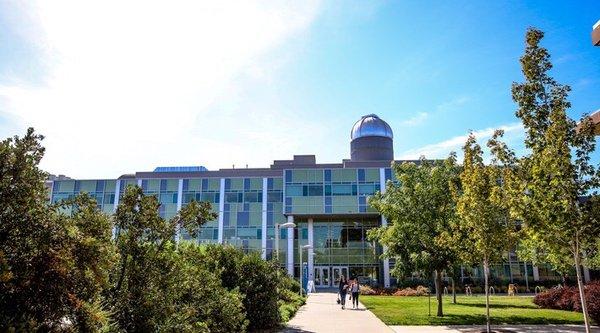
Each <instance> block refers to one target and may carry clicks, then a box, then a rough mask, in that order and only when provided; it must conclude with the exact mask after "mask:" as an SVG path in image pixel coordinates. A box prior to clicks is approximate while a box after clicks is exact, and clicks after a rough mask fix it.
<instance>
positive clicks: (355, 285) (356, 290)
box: [350, 279, 360, 309]
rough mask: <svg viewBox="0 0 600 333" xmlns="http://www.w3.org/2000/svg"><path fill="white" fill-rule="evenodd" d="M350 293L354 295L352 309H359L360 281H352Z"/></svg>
mask: <svg viewBox="0 0 600 333" xmlns="http://www.w3.org/2000/svg"><path fill="white" fill-rule="evenodd" d="M350 292H351V293H352V308H353V309H358V295H359V294H360V284H359V283H358V279H354V281H352V285H351V286H350Z"/></svg>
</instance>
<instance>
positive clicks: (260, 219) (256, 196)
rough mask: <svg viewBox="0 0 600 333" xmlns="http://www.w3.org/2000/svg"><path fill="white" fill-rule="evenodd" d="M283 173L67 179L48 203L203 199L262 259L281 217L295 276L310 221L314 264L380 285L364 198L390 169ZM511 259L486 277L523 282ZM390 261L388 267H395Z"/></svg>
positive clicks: (55, 184) (212, 232) (228, 236)
mask: <svg viewBox="0 0 600 333" xmlns="http://www.w3.org/2000/svg"><path fill="white" fill-rule="evenodd" d="M381 172H383V173H382V174H381ZM281 174H282V176H281V177H226V178H221V177H204V178H167V175H166V176H165V178H140V179H119V180H115V179H98V180H70V179H69V180H54V181H51V182H50V181H49V182H47V186H48V188H49V191H50V195H49V197H50V200H51V202H52V203H56V202H58V201H60V200H62V199H68V198H72V197H74V196H75V195H77V194H79V193H83V192H87V193H89V194H90V195H92V196H93V197H94V198H95V199H96V201H97V203H98V207H99V208H100V209H101V210H102V211H103V212H105V213H107V214H112V213H113V212H114V211H115V209H116V205H117V204H118V201H119V200H120V198H122V196H123V194H124V192H125V189H126V187H127V186H128V185H139V186H141V187H142V189H143V191H144V193H146V194H150V195H155V196H156V197H157V198H158V200H159V202H160V203H161V206H160V211H159V214H160V216H161V217H163V218H166V219H170V218H172V217H174V216H175V215H176V214H177V210H178V207H183V206H185V205H186V204H188V203H189V202H190V201H191V200H197V201H207V202H209V203H211V205H212V209H213V211H214V212H215V213H217V214H219V216H220V219H221V220H222V243H226V244H232V245H235V246H237V247H240V248H242V249H244V250H245V251H258V252H261V253H262V254H263V257H264V258H266V259H271V258H274V257H275V254H276V252H275V247H276V246H275V239H276V237H275V230H276V229H275V225H276V224H282V223H285V222H286V221H287V219H286V215H293V216H295V217H296V221H295V222H296V224H297V225H298V227H297V228H294V229H293V230H292V231H293V232H294V236H293V242H292V243H291V245H292V246H293V247H292V249H294V257H293V259H294V270H295V272H296V275H297V274H299V270H300V265H299V252H298V250H297V249H298V246H302V245H306V244H308V233H309V231H308V225H307V217H308V216H311V215H314V216H316V217H315V218H314V219H313V230H312V232H313V235H314V236H313V244H314V263H313V264H314V266H337V265H339V266H348V268H349V270H350V273H351V274H362V275H363V276H366V277H369V278H370V279H372V280H374V281H378V282H379V283H381V282H382V277H381V275H382V274H383V273H382V269H383V268H382V262H381V261H380V260H379V259H378V255H379V254H380V251H381V250H380V249H379V248H378V246H376V245H375V244H374V243H373V242H369V241H368V240H367V239H366V232H367V230H368V229H370V228H373V227H376V226H378V225H379V224H380V223H381V222H380V221H379V218H377V217H376V216H377V215H376V213H377V212H376V211H375V210H374V209H373V208H372V207H370V206H369V205H368V203H367V199H368V196H369V195H372V194H373V193H375V192H377V191H379V190H380V189H381V179H380V177H381V178H385V180H393V176H392V172H391V170H390V168H385V169H384V170H383V171H381V170H380V168H337V169H336V168H330V169H328V168H312V169H288V170H282V171H281ZM382 175H383V176H382ZM221 188H222V189H223V191H222V192H221ZM221 201H222V202H221ZM221 208H222V210H221ZM284 212H285V214H284ZM346 214H347V217H344V215H346ZM327 216H329V217H327ZM360 216H363V217H364V218H361V217H360ZM220 219H219V218H217V219H216V220H214V221H209V222H208V223H207V224H206V225H204V226H203V227H202V230H201V232H200V235H199V237H198V238H197V239H196V241H198V242H201V243H217V242H219V224H220ZM279 233H280V235H279V239H280V241H279V261H280V263H281V264H282V265H285V264H286V262H287V258H288V257H287V252H288V249H289V246H290V243H288V234H287V233H288V229H281V230H279ZM179 239H183V240H191V237H190V236H189V235H188V234H187V233H186V232H185V231H184V230H181V231H180V235H179ZM263 244H264V245H263ZM306 254H307V253H306V252H305V253H304V255H306ZM510 258H511V260H510V262H509V261H508V260H507V262H506V263H502V264H497V265H494V266H493V267H492V269H491V273H492V276H494V277H497V278H499V279H504V280H506V279H510V278H512V279H514V280H522V279H524V278H525V264H524V263H523V262H522V261H519V259H518V258H517V257H516V256H515V255H514V253H513V254H512V255H511V257H510ZM303 259H304V261H306V258H303ZM507 259H508V257H507ZM390 262H391V266H392V268H393V265H394V261H393V260H391V261H390ZM533 270H534V268H533V266H531V265H528V267H527V273H528V274H527V278H528V280H529V281H531V282H532V283H534V282H533V281H534V275H535V274H534V273H533ZM535 270H536V275H537V276H539V279H540V280H559V279H560V276H558V274H556V273H554V272H552V270H550V269H548V268H547V267H537V268H535ZM480 275H481V270H480V269H477V268H475V269H471V268H469V269H465V270H464V277H465V278H470V279H472V280H477V279H479V278H480Z"/></svg>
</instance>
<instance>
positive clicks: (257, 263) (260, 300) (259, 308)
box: [238, 254, 281, 329]
mask: <svg viewBox="0 0 600 333" xmlns="http://www.w3.org/2000/svg"><path fill="white" fill-rule="evenodd" d="M277 270H278V268H277V267H275V266H274V263H272V262H268V261H264V260H262V259H261V258H260V256H258V254H249V255H246V256H244V257H243V258H242V262H241V263H240V266H239V273H238V274H239V278H240V280H239V282H240V283H239V288H240V292H242V293H243V294H244V295H246V297H245V298H244V307H245V308H246V317H247V318H248V320H249V321H250V324H249V326H248V327H249V329H257V328H271V327H275V326H277V325H279V323H280V322H281V318H280V317H279V305H278V300H279V295H278V292H277V285H278V279H277Z"/></svg>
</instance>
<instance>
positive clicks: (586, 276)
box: [583, 266, 591, 283]
mask: <svg viewBox="0 0 600 333" xmlns="http://www.w3.org/2000/svg"><path fill="white" fill-rule="evenodd" d="M583 281H584V282H586V283H587V282H590V281H591V279H590V269H589V268H587V267H585V266H583Z"/></svg>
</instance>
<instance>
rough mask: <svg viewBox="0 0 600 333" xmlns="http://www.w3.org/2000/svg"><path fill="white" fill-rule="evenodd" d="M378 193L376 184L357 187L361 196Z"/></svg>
mask: <svg viewBox="0 0 600 333" xmlns="http://www.w3.org/2000/svg"><path fill="white" fill-rule="evenodd" d="M377 191H379V185H378V184H360V185H358V193H359V194H361V195H372V194H375V192H377Z"/></svg>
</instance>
